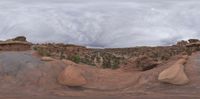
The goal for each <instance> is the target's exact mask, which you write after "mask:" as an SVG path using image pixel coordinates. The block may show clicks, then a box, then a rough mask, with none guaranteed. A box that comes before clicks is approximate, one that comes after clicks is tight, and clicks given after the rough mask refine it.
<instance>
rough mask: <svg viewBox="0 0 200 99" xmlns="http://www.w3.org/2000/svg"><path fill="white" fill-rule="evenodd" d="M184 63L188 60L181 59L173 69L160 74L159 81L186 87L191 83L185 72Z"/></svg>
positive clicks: (170, 68)
mask: <svg viewBox="0 0 200 99" xmlns="http://www.w3.org/2000/svg"><path fill="white" fill-rule="evenodd" d="M184 63H186V59H184V58H183V59H180V60H178V61H177V62H176V63H175V64H173V65H172V66H171V67H169V68H167V69H165V70H164V71H162V72H161V73H160V74H159V77H158V80H159V81H161V82H165V83H170V84H174V85H185V84H187V83H188V82H189V79H188V77H187V75H186V74H185V72H184Z"/></svg>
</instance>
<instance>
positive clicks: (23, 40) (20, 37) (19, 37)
mask: <svg viewBox="0 0 200 99" xmlns="http://www.w3.org/2000/svg"><path fill="white" fill-rule="evenodd" d="M12 40H13V41H22V42H26V37H25V36H18V37H16V38H14V39H12Z"/></svg>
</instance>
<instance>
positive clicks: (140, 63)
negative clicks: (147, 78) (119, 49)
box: [135, 55, 158, 71]
mask: <svg viewBox="0 0 200 99" xmlns="http://www.w3.org/2000/svg"><path fill="white" fill-rule="evenodd" d="M135 63H136V67H137V68H138V69H139V70H142V71H146V70H150V69H152V68H154V67H156V66H157V65H158V64H157V63H156V62H155V61H154V60H153V59H152V58H150V57H148V56H145V55H143V56H140V57H138V58H137V59H136V60H135Z"/></svg>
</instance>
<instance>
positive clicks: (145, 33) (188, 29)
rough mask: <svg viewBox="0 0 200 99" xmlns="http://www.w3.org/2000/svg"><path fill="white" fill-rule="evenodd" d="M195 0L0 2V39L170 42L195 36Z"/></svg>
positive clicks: (199, 3) (199, 33) (199, 5)
mask: <svg viewBox="0 0 200 99" xmlns="http://www.w3.org/2000/svg"><path fill="white" fill-rule="evenodd" d="M199 10H200V0H0V40H5V39H9V38H13V37H16V36H21V35H23V36H26V37H27V39H28V40H29V41H31V42H34V43H47V42H56V43H66V44H78V45H84V46H88V47H105V48H115V47H133V46H160V45H171V44H174V43H175V42H176V41H179V40H186V39H189V38H200V11H199Z"/></svg>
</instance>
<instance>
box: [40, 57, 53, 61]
mask: <svg viewBox="0 0 200 99" xmlns="http://www.w3.org/2000/svg"><path fill="white" fill-rule="evenodd" d="M41 60H42V61H54V59H53V58H51V57H42V58H41Z"/></svg>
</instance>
